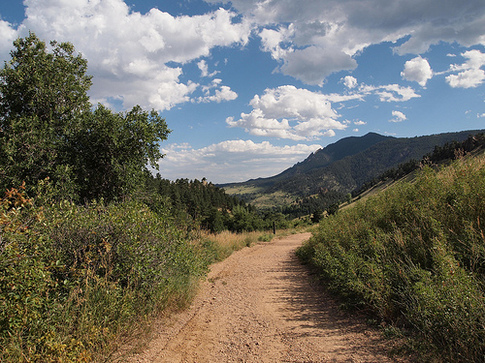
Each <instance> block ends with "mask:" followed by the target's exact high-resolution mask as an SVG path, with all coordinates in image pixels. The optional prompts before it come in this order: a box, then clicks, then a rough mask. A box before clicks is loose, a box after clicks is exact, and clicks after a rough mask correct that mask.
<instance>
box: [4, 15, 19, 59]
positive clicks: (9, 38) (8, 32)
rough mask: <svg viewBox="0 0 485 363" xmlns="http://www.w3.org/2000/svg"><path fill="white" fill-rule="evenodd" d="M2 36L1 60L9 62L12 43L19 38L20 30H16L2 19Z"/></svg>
mask: <svg viewBox="0 0 485 363" xmlns="http://www.w3.org/2000/svg"><path fill="white" fill-rule="evenodd" d="M0 34H1V36H0V60H7V59H10V57H9V53H10V50H11V49H12V43H13V41H14V40H15V39H16V38H17V37H18V34H19V30H15V29H14V28H13V27H12V26H11V25H10V23H8V22H6V21H3V20H1V19H0Z"/></svg>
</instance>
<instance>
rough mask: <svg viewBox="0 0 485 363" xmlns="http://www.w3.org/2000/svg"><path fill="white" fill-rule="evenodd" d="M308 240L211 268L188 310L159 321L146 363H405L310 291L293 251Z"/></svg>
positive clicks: (288, 241) (135, 362) (255, 250)
mask: <svg viewBox="0 0 485 363" xmlns="http://www.w3.org/2000/svg"><path fill="white" fill-rule="evenodd" d="M310 236H311V235H310V234H309V233H303V234H295V235H291V236H288V237H285V238H281V239H275V240H274V241H272V242H270V243H262V244H259V245H256V246H253V247H251V248H245V249H243V250H241V251H238V252H236V253H234V254H233V255H232V256H230V257H229V258H228V259H226V260H224V261H223V262H220V263H217V264H215V265H213V266H212V268H211V272H210V273H209V276H208V279H207V280H206V281H205V282H204V283H203V284H202V287H201V290H200V292H199V294H198V295H197V297H196V299H195V301H194V302H193V304H192V305H191V307H190V308H189V309H188V310H186V311H184V312H182V313H179V314H176V315H175V316H173V317H172V318H171V319H170V321H163V322H161V323H160V324H159V328H157V330H156V331H155V335H154V338H153V339H152V340H151V341H150V343H149V344H148V345H147V347H146V349H145V350H144V351H143V352H141V353H139V354H136V355H133V356H131V357H130V358H129V359H128V360H124V361H127V362H130V363H145V362H170V363H172V362H174V363H175V362H191V363H192V362H198V363H203V362H211V363H212V362H258V363H259V362H301V363H303V362H305V363H310V362H396V361H399V362H405V360H404V359H400V360H397V359H390V358H389V357H388V356H387V355H386V343H385V342H383V340H382V338H381V336H380V335H379V333H377V332H376V331H374V330H372V329H371V328H369V326H367V325H366V324H365V323H364V322H363V321H360V320H359V319H357V318H355V317H349V316H348V314H345V313H343V312H341V311H340V310H339V309H338V307H337V305H336V303H335V302H334V301H333V300H332V299H331V298H330V297H328V296H326V295H325V293H323V292H322V291H321V290H319V289H318V288H317V287H315V286H313V285H312V283H311V279H310V278H309V276H308V272H307V271H306V269H305V267H303V266H301V265H300V264H299V262H298V259H297V258H296V256H295V249H296V248H297V247H298V246H299V245H301V243H302V241H304V240H306V239H308V238H309V237H310Z"/></svg>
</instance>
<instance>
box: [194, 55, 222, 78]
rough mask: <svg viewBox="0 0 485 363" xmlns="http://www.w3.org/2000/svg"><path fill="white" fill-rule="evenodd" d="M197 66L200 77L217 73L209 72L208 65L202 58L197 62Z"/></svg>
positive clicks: (212, 75) (216, 72)
mask: <svg viewBox="0 0 485 363" xmlns="http://www.w3.org/2000/svg"><path fill="white" fill-rule="evenodd" d="M197 67H199V69H200V73H201V77H214V76H215V75H216V74H218V73H219V72H218V71H214V72H212V73H209V66H208V65H207V62H206V61H205V60H203V59H202V60H201V61H199V62H198V63H197Z"/></svg>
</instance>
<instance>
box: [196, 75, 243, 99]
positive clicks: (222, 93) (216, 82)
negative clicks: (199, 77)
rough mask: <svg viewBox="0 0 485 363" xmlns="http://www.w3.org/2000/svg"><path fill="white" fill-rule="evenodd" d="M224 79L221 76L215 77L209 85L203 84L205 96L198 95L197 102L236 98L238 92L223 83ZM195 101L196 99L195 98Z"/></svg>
mask: <svg viewBox="0 0 485 363" xmlns="http://www.w3.org/2000/svg"><path fill="white" fill-rule="evenodd" d="M221 82H222V80H221V79H219V78H216V79H213V80H212V82H211V84H210V85H208V86H203V87H202V90H203V91H204V96H203V97H198V98H197V100H196V101H197V102H199V103H201V102H202V103H208V102H217V103H220V102H223V101H232V100H235V99H236V98H237V97H238V95H237V93H236V92H234V91H233V90H231V88H230V87H228V86H224V85H221ZM213 89H214V90H215V91H214V93H211V91H212V90H213ZM194 102H195V100H194Z"/></svg>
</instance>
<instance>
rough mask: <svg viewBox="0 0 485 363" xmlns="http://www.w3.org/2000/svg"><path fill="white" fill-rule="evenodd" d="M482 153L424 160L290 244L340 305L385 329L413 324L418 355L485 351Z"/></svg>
mask: <svg viewBox="0 0 485 363" xmlns="http://www.w3.org/2000/svg"><path fill="white" fill-rule="evenodd" d="M484 220H485V157H484V156H483V155H481V156H478V157H476V158H469V159H465V158H462V159H460V160H458V161H455V162H454V163H453V164H452V165H451V166H448V167H444V168H442V169H440V170H434V169H432V168H430V167H425V168H424V169H423V170H421V171H420V172H419V173H418V175H417V176H416V178H415V179H414V180H413V181H412V182H409V181H408V182H400V183H396V184H394V185H392V186H390V187H389V188H387V189H386V190H384V191H382V192H381V193H379V194H377V195H375V196H371V197H369V198H368V199H366V200H365V201H364V200H363V201H361V202H359V203H356V204H355V206H354V207H353V208H348V209H347V210H345V211H341V212H340V213H339V214H338V215H336V216H331V217H329V218H327V219H325V220H324V221H323V222H321V225H320V227H319V229H318V231H317V232H316V233H315V235H314V237H313V238H312V239H311V240H310V241H309V242H308V243H307V244H305V245H304V246H303V247H302V248H300V250H299V251H298V254H299V256H300V257H301V258H302V259H303V260H304V261H307V262H309V263H310V264H311V265H312V266H314V268H315V269H316V270H317V271H318V273H319V275H320V276H321V278H322V281H323V282H324V283H325V284H327V285H328V286H329V288H330V289H331V290H332V291H334V292H336V293H337V294H339V295H340V296H341V297H342V298H343V299H344V301H345V302H346V304H348V305H351V306H354V307H357V308H360V309H363V310H366V311H369V312H371V313H372V314H375V316H377V317H379V318H380V319H382V321H384V322H385V323H386V324H390V325H389V326H388V328H387V329H386V332H387V333H392V334H394V335H396V334H397V335H399V334H401V333H402V332H405V331H407V330H408V329H411V331H412V332H413V334H414V336H415V337H416V338H417V339H415V340H414V343H412V344H415V347H419V348H421V350H420V351H421V352H424V353H423V359H433V358H430V356H427V354H428V353H429V354H430V355H431V356H432V357H435V358H436V357H439V358H438V359H439V360H442V361H463V362H470V361H474V362H478V361H483V358H484V357H485V346H484V344H483V342H484V341H485V330H484V326H485V304H484V302H485V237H484V236H485V229H484V227H483V221H484Z"/></svg>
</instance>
